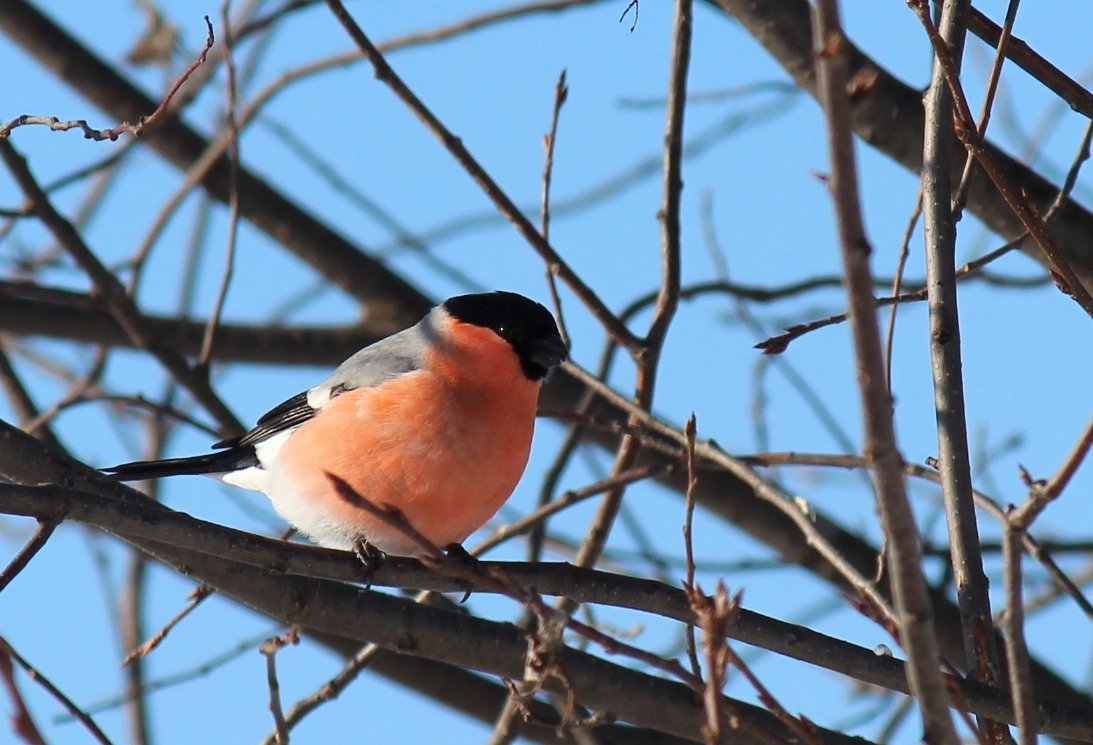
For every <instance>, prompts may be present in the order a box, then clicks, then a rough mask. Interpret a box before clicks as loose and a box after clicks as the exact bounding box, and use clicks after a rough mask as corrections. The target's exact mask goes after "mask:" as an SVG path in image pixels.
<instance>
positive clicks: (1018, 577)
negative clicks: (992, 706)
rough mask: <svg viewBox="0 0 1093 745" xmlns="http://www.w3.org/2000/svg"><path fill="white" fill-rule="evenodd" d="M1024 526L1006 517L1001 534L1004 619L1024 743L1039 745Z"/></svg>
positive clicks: (1013, 692)
mask: <svg viewBox="0 0 1093 745" xmlns="http://www.w3.org/2000/svg"><path fill="white" fill-rule="evenodd" d="M1023 532H1024V531H1023V529H1022V528H1021V527H1019V526H1018V525H1015V524H1014V523H1012V522H1010V521H1009V520H1007V521H1006V526H1005V532H1003V534H1002V547H1003V548H1002V557H1003V565H1004V572H1003V573H1004V577H1005V580H1004V581H1005V586H1006V613H1005V618H1004V619H1003V621H1002V625H1003V629H1004V630H1005V634H1006V636H1005V639H1006V660H1007V662H1008V663H1009V686H1010V695H1011V696H1012V697H1013V711H1014V713H1015V714H1016V715H1017V730H1018V732H1019V733H1020V737H1021V745H1036V729H1037V723H1038V722H1037V720H1038V717H1037V716H1036V700H1035V698H1034V693H1033V690H1032V671H1031V670H1030V669H1029V656H1028V645H1027V644H1026V643H1025V609H1024V604H1023V601H1022V600H1021V582H1022V572H1021V537H1022V536H1021V534H1022V533H1023Z"/></svg>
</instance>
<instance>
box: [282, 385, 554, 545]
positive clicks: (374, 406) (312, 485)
mask: <svg viewBox="0 0 1093 745" xmlns="http://www.w3.org/2000/svg"><path fill="white" fill-rule="evenodd" d="M495 380H496V379H495ZM502 380H503V381H504V382H503V383H502V384H501V385H493V386H490V387H487V388H478V389H475V388H472V387H468V386H465V385H459V384H458V381H453V380H451V379H447V378H445V377H442V376H439V375H436V374H435V373H431V372H426V371H417V372H413V373H409V374H407V375H404V376H401V377H399V378H397V379H395V380H392V381H389V382H387V383H385V384H383V385H382V386H379V387H377V388H361V389H356V390H353V391H349V392H346V393H343V394H341V395H340V396H338V397H336V398H335V399H334V400H332V401H331V402H330V403H328V404H327V405H326V406H324V407H323V409H322V410H321V411H320V412H319V413H318V414H317V415H316V416H315V418H314V419H312V420H310V421H309V422H307V423H306V424H305V425H303V426H302V427H301V428H300V429H299V430H298V431H297V432H296V433H294V434H293V435H292V437H290V438H289V439H288V441H287V442H286V443H285V445H284V447H283V448H282V449H281V452H280V454H279V456H278V458H277V462H276V463H275V464H274V467H273V469H272V470H273V473H272V479H271V482H272V486H271V489H270V498H271V500H272V501H273V504H274V506H275V507H276V508H277V510H278V512H280V513H281V514H282V516H284V517H285V518H286V519H287V520H289V522H291V523H292V524H293V525H295V526H296V527H297V528H298V529H300V530H301V531H302V532H304V533H305V534H307V535H308V536H309V537H311V538H312V539H313V540H315V541H316V542H317V543H319V544H321V545H325V546H331V547H337V548H348V547H349V546H350V545H351V543H352V541H353V539H354V538H356V537H361V538H364V539H366V540H368V541H370V542H371V543H373V544H374V545H376V546H377V547H378V548H380V549H382V550H384V551H387V552H390V553H396V554H417V553H421V551H420V548H419V547H418V546H417V545H415V544H414V543H412V542H411V541H409V539H407V538H406V537H405V536H404V535H403V534H401V533H400V532H399V531H397V530H395V529H393V528H391V527H390V526H388V525H385V524H384V523H383V522H382V521H381V520H378V519H377V518H375V517H373V516H371V515H369V514H368V513H367V512H366V511H364V510H362V509H361V508H360V507H359V506H357V505H355V504H353V503H352V502H350V501H347V500H345V499H343V498H342V497H340V496H339V495H338V494H337V492H336V491H335V490H334V489H333V488H332V486H331V484H330V481H329V479H328V478H327V476H326V474H327V473H332V474H335V475H337V476H338V477H339V478H341V479H342V480H344V481H345V482H347V483H348V484H349V485H350V486H351V487H352V488H353V489H354V490H355V491H356V492H357V493H358V494H360V495H361V496H363V497H364V498H366V499H368V500H369V501H371V502H372V503H373V504H376V505H381V506H382V505H388V506H392V507H395V508H397V509H398V510H400V511H401V512H402V514H403V515H404V516H405V517H406V518H407V519H408V520H409V521H410V522H411V523H412V524H413V525H414V527H415V528H416V529H417V530H418V531H419V532H421V533H422V534H423V535H425V536H426V537H427V538H428V539H429V540H430V541H432V542H433V543H434V544H436V545H438V546H440V547H443V546H445V545H447V544H449V543H453V542H462V541H463V540H464V539H465V538H466V537H467V536H468V535H470V534H471V533H472V532H474V530H476V529H477V528H478V527H480V526H481V525H482V524H483V523H485V522H486V521H487V520H488V519H489V518H490V517H491V516H493V514H494V513H495V512H496V511H497V510H498V508H500V506H501V505H502V504H503V503H504V501H505V500H506V499H508V497H509V495H511V493H512V490H513V489H514V488H515V487H516V483H517V482H518V481H519V480H520V476H521V475H522V474H523V471H524V467H525V466H526V465H527V458H528V452H529V449H530V447H531V436H532V431H533V429H534V424H535V407H536V401H537V398H538V391H539V386H538V384H535V383H531V382H530V381H527V380H526V379H523V378H522V377H521V376H504V377H503V378H502Z"/></svg>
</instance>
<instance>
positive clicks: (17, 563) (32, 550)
mask: <svg viewBox="0 0 1093 745" xmlns="http://www.w3.org/2000/svg"><path fill="white" fill-rule="evenodd" d="M56 529H57V523H55V522H52V521H50V520H39V521H38V527H37V529H36V530H35V531H34V535H32V536H31V537H30V539H29V540H27V542H26V543H25V544H23V547H22V548H21V549H19V553H17V554H15V556H13V557H12V558H11V561H9V562H8V565H7V566H6V567H4V570H3V571H2V572H0V592H3V591H4V588H6V587H7V586H8V585H9V584H11V581H12V580H13V579H15V578H16V577H18V576H19V572H21V571H23V570H24V569H26V568H27V564H29V563H30V560H31V559H33V558H34V557H35V556H36V555H37V553H38V552H39V551H41V550H42V547H43V546H45V545H46V543H47V542H48V541H49V539H50V537H52V536H53V531H55V530H56Z"/></svg>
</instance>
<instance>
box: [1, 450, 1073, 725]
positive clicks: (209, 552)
mask: <svg viewBox="0 0 1093 745" xmlns="http://www.w3.org/2000/svg"><path fill="white" fill-rule="evenodd" d="M38 447H39V448H40V447H41V446H40V445H39V446H38ZM4 472H7V473H10V469H5V471H4ZM98 483H99V484H100V485H104V484H105V485H109V486H111V487H112V486H113V484H110V482H107V481H105V480H102V479H100V480H99V482H98ZM0 512H5V513H8V514H30V515H38V516H44V517H50V518H53V519H61V518H68V519H73V520H77V521H80V522H86V523H87V524H90V525H93V526H95V527H98V528H100V529H102V530H106V531H108V532H110V533H113V534H115V535H119V536H122V537H124V538H125V539H126V540H128V541H130V542H133V543H134V544H136V545H138V546H142V545H145V543H146V542H147V541H155V542H156V543H157V544H159V545H160V546H162V547H164V548H163V549H162V550H167V548H166V547H169V546H181V547H184V548H185V549H186V550H189V551H192V552H196V553H199V554H201V555H204V556H207V557H209V558H210V559H219V560H221V561H233V562H239V563H244V564H247V565H248V566H252V567H254V568H256V569H257V570H258V571H259V572H260V573H262V574H263V575H266V576H283V575H296V576H304V577H311V578H316V579H326V580H330V581H336V582H355V581H358V580H359V578H360V566H359V563H358V562H357V560H356V558H355V557H353V556H352V555H351V554H348V553H346V552H340V551H331V550H328V549H320V548H315V547H312V546H305V545H300V544H291V543H285V542H283V541H278V540H275V539H271V538H265V537H262V536H256V535H251V534H248V533H242V532H239V531H236V530H233V529H231V528H226V527H222V526H219V525H214V524H212V523H207V522H204V521H201V520H198V519H196V518H192V517H190V516H188V515H185V514H183V513H179V512H174V511H171V510H168V509H166V508H164V507H162V506H161V505H159V504H157V503H155V502H151V501H150V500H144V501H143V502H137V503H130V504H121V503H118V502H116V501H115V500H114V499H113V498H111V497H110V496H108V495H103V496H98V495H96V494H94V493H92V492H88V491H82V492H76V491H71V490H66V489H62V488H59V487H16V486H7V487H5V486H0ZM179 550H181V549H179ZM482 566H483V567H484V568H486V569H488V568H490V567H493V566H496V567H497V568H499V569H501V570H502V571H503V572H504V573H505V574H507V575H508V576H510V577H511V578H513V579H514V580H515V581H517V582H519V583H520V584H522V585H526V586H533V587H536V588H538V589H539V590H540V591H542V592H545V593H547V594H559V595H566V596H568V597H572V598H574V599H576V600H578V601H580V602H585V603H601V604H606V605H615V606H619V607H626V608H632V609H635V610H641V611H645V612H648V613H654V614H658V615H662V616H665V617H667V618H671V619H675V620H678V621H682V622H686V623H694V622H695V618H694V615H693V612H692V611H691V609H690V605H689V602H688V599H687V597H686V594H685V593H684V592H683V591H682V590H679V589H675V588H672V587H669V586H667V585H664V584H661V583H659V582H655V581H652V580H646V579H639V578H634V577H626V576H623V575H616V574H611V573H608V572H600V571H595V570H587V569H579V568H576V567H573V566H570V565H567V564H526V563H520V562H482ZM372 581H373V583H374V584H376V585H390V586H398V587H405V588H414V589H421V590H435V591H438V592H453V591H460V590H462V589H464V587H465V585H464V584H462V583H461V582H460V581H459V580H457V579H452V578H450V577H446V576H444V575H443V574H440V573H437V572H435V571H432V570H430V569H427V568H426V567H425V566H424V565H423V564H422V563H421V562H420V561H418V560H416V559H407V558H401V557H389V558H388V561H387V563H385V564H384V566H383V567H381V568H380V569H379V570H377V572H376V573H375V575H374V577H373V578H372ZM482 591H486V590H485V589H483V590H482ZM729 634H730V636H731V637H732V638H734V639H737V640H739V641H742V642H746V643H748V644H752V645H756V646H759V647H763V648H766V649H770V650H771V651H774V652H777V653H779V654H784V655H787V656H789V657H792V658H794V659H799V660H802V661H806V662H810V663H812V664H816V665H820V666H822V667H826V668H828V669H832V670H836V671H839V672H841V673H844V674H846V675H849V676H851V677H855V678H858V679H860V680H863V681H865V682H868V683H871V684H874V685H878V686H881V687H884V688H889V689H891V690H896V691H902V692H906V691H907V687H906V673H905V671H904V667H903V664H902V663H901V662H899V661H898V660H895V659H893V658H891V657H885V656H878V655H876V653H875V652H874V651H873V650H869V649H865V648H862V647H858V646H856V645H853V644H848V643H847V642H844V641H841V640H838V639H834V638H832V637H828V636H825V635H823V634H820V633H818V632H815V631H812V630H810V629H808V628H806V627H802V626H797V625H795V624H790V623H786V622H784V621H779V620H777V619H774V618H770V617H768V616H763V615H761V614H757V613H754V612H751V611H748V610H746V609H743V608H741V609H740V610H739V612H738V615H737V618H736V620H735V622H734V624H733V625H732V626H731V627H730V629H729ZM949 685H950V687H952V689H953V690H958V691H959V695H958V696H957V697H956V698H955V699H954V704H955V705H966V706H970V707H971V708H972V710H973V711H976V712H981V713H984V714H987V715H989V716H992V717H997V718H999V719H1003V720H1007V721H1011V715H1010V714H1009V710H1008V709H1007V708H1006V707H1007V702H1008V699H1007V696H1006V694H1005V693H1004V692H1002V691H999V690H997V689H990V688H987V687H984V686H979V685H977V684H974V683H964V682H962V681H956V680H955V679H949ZM1039 717H1040V721H1041V727H1042V728H1043V731H1044V732H1051V733H1055V734H1060V735H1064V736H1071V737H1076V736H1079V734H1078V733H1080V732H1085V733H1086V734H1087V735H1088V734H1093V708H1089V709H1086V710H1079V709H1068V708H1067V707H1060V706H1050V705H1047V704H1044V705H1041V707H1040V711H1039Z"/></svg>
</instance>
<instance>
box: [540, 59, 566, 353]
mask: <svg viewBox="0 0 1093 745" xmlns="http://www.w3.org/2000/svg"><path fill="white" fill-rule="evenodd" d="M568 97H569V86H568V85H566V81H565V69H563V70H562V72H561V74H560V75H558V82H557V83H555V84H554V107H553V109H552V110H551V112H550V130H549V131H548V132H547V133H546V135H545V136H544V137H543V150H544V151H546V157H545V158H544V162H543V203H542V209H541V216H540V232H542V234H543V240H544V241H547V242H548V243H549V242H550V184H551V180H552V178H553V174H554V144H555V142H556V141H557V139H558V118H559V115H560V114H561V113H562V106H563V105H564V104H565V102H566V98H568ZM557 273H558V266H557V265H556V264H552V263H548V264H547V267H546V277H547V286H548V288H549V289H550V300H551V303H552V304H553V305H554V317H555V318H557V319H558V330H559V331H560V332H561V334H562V342H563V343H565V345H566V346H567V347H568V346H569V331H568V329H566V325H565V316H564V315H563V314H562V301H561V298H559V297H558V283H557V282H556V281H555V276H556V275H557Z"/></svg>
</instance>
